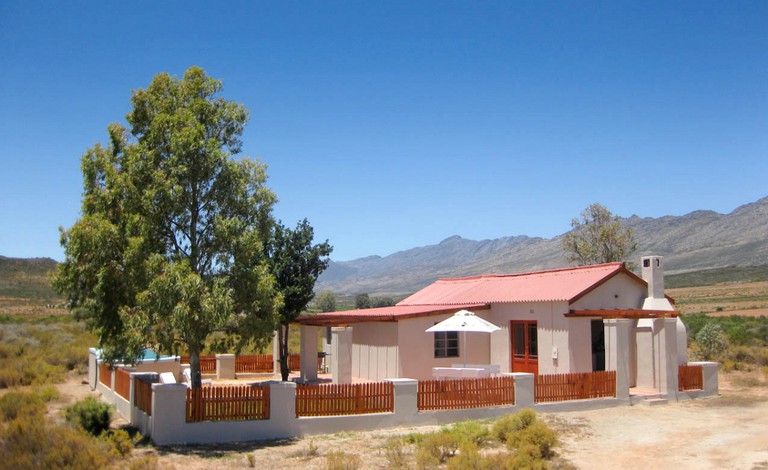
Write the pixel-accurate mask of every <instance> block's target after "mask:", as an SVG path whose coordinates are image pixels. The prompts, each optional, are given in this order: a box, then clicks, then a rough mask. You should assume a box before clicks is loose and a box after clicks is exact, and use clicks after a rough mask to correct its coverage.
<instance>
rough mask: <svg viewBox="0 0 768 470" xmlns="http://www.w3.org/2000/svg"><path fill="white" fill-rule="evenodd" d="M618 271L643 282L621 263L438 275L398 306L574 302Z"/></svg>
mask: <svg viewBox="0 0 768 470" xmlns="http://www.w3.org/2000/svg"><path fill="white" fill-rule="evenodd" d="M620 272H625V273H628V274H629V275H631V276H632V277H634V278H636V279H637V280H638V281H640V282H642V283H645V281H643V280H642V279H640V278H639V277H637V276H636V275H635V274H633V273H632V272H630V271H629V270H627V269H626V268H625V267H624V264H623V263H606V264H599V265H594V266H580V267H574V268H566V269H556V270H551V271H540V272H533V273H523V274H494V275H485V276H474V277H465V278H452V279H439V280H438V281H436V282H434V283H433V284H431V285H429V286H427V287H425V288H424V289H422V290H420V291H418V292H416V293H415V294H413V295H411V296H410V297H408V298H406V299H405V300H403V301H402V302H400V303H398V304H397V305H398V306H408V305H410V306H414V305H457V304H467V303H477V304H491V303H512V302H553V301H566V302H569V303H571V302H574V301H576V300H577V299H579V298H580V297H581V296H583V295H584V294H586V293H587V292H589V291H591V290H592V289H594V288H595V287H597V286H599V285H600V284H602V283H603V282H605V281H606V280H608V279H610V278H611V277H613V276H615V275H616V274H618V273H620Z"/></svg>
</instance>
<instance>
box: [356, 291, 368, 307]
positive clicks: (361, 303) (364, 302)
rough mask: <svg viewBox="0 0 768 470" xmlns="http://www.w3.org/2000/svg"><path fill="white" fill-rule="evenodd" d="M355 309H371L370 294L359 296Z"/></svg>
mask: <svg viewBox="0 0 768 470" xmlns="http://www.w3.org/2000/svg"><path fill="white" fill-rule="evenodd" d="M355 308H357V309H361V308H371V297H370V296H369V295H368V294H357V295H356V296H355Z"/></svg>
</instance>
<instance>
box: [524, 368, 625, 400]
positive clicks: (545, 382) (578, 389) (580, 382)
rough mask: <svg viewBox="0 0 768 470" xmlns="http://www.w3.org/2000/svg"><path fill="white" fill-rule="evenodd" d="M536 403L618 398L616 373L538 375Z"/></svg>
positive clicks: (535, 391)
mask: <svg viewBox="0 0 768 470" xmlns="http://www.w3.org/2000/svg"><path fill="white" fill-rule="evenodd" d="M535 380H536V386H535V390H534V401H535V402H536V403H544V402H555V401H568V400H584V399H588V398H604V397H615V396H616V371H615V370H607V371H598V372H584V373H572V374H552V375H536V379H535Z"/></svg>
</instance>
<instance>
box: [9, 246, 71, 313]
mask: <svg viewBox="0 0 768 470" xmlns="http://www.w3.org/2000/svg"><path fill="white" fill-rule="evenodd" d="M55 269H56V261H54V260H52V259H50V258H31V259H20V258H6V257H5V256H0V297H18V298H23V299H25V300H26V303H27V305H33V306H47V305H51V304H62V303H63V302H64V299H62V298H61V296H59V295H57V294H56V291H55V290H53V288H52V287H51V273H52V272H53V271H54V270H55Z"/></svg>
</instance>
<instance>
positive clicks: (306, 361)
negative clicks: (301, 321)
mask: <svg viewBox="0 0 768 470" xmlns="http://www.w3.org/2000/svg"><path fill="white" fill-rule="evenodd" d="M319 331H320V328H319V327H317V326H309V325H301V326H300V327H299V332H300V336H301V381H302V382H310V381H313V380H317V334H318V332H319Z"/></svg>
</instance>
